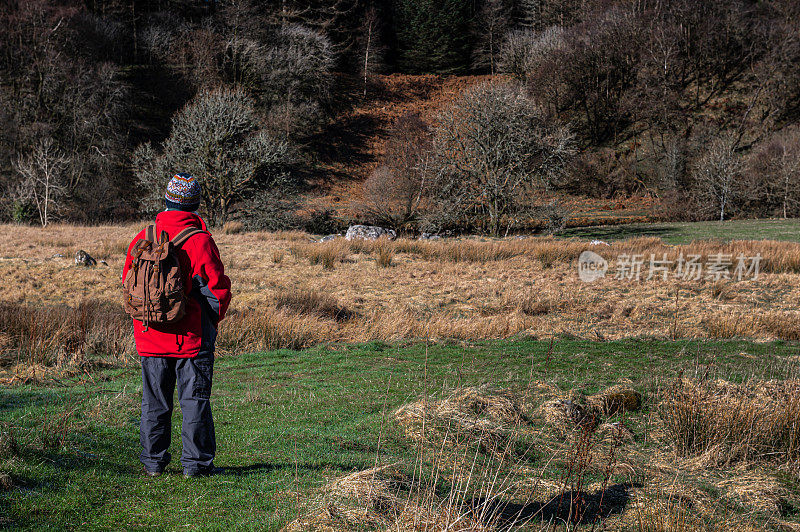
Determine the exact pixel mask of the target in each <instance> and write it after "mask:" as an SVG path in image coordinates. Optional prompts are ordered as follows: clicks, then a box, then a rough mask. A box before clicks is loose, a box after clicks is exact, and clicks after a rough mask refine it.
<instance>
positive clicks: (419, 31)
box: [394, 0, 475, 74]
mask: <svg viewBox="0 0 800 532" xmlns="http://www.w3.org/2000/svg"><path fill="white" fill-rule="evenodd" d="M474 11H475V10H474V5H473V3H472V2H465V1H464V0H396V1H395V4H394V19H395V20H394V22H395V28H396V34H397V47H398V50H397V55H398V67H399V69H400V70H401V71H403V72H408V73H428V72H435V73H441V74H454V73H460V72H464V71H465V70H466V69H467V67H468V65H469V60H470V54H471V43H470V21H471V20H472V18H473V16H474Z"/></svg>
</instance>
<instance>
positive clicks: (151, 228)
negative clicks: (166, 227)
mask: <svg viewBox="0 0 800 532" xmlns="http://www.w3.org/2000/svg"><path fill="white" fill-rule="evenodd" d="M144 239H145V240H147V241H148V242H153V243H155V241H156V224H150V225H148V226H147V229H145V232H144Z"/></svg>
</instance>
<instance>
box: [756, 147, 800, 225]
mask: <svg viewBox="0 0 800 532" xmlns="http://www.w3.org/2000/svg"><path fill="white" fill-rule="evenodd" d="M748 167H749V168H748V169H749V171H750V173H751V174H752V175H753V178H754V179H755V180H757V181H758V182H760V183H762V187H759V188H763V189H764V196H765V197H763V198H760V199H761V200H762V201H764V202H766V203H768V204H772V205H775V204H777V205H778V207H779V208H780V212H781V215H782V216H783V218H787V217H788V216H789V215H790V214H792V215H797V213H798V207H800V135H798V133H797V132H796V131H795V132H792V131H789V132H785V133H783V134H777V135H775V136H774V137H773V138H771V139H769V140H768V141H767V142H765V143H764V144H763V145H762V146H760V147H759V148H758V149H757V150H756V152H755V153H754V154H753V155H752V157H751V158H750V160H749V164H748ZM753 188H755V187H753Z"/></svg>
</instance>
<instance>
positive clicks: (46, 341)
mask: <svg viewBox="0 0 800 532" xmlns="http://www.w3.org/2000/svg"><path fill="white" fill-rule="evenodd" d="M132 333H133V328H132V327H131V324H130V321H129V319H128V317H127V315H125V313H124V312H123V311H122V309H121V308H120V307H118V306H110V305H108V304H104V303H97V302H88V301H84V302H81V303H80V304H78V305H77V306H76V307H74V308H73V307H68V306H58V307H44V306H33V305H13V304H0V339H1V340H0V341H2V351H3V353H4V357H5V359H6V360H7V362H8V361H11V362H12V363H16V364H21V365H23V366H30V367H31V368H36V367H37V366H39V367H41V366H56V367H65V366H71V367H74V368H78V369H80V368H83V367H84V366H86V365H92V364H96V363H97V362H98V360H97V357H102V360H103V363H107V362H109V361H112V360H116V361H117V362H118V363H120V362H122V361H124V360H125V359H126V358H127V357H129V356H130V355H131V353H132V351H133V334H132ZM41 373H42V374H44V373H45V372H41Z"/></svg>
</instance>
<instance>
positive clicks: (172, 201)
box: [164, 173, 203, 212]
mask: <svg viewBox="0 0 800 532" xmlns="http://www.w3.org/2000/svg"><path fill="white" fill-rule="evenodd" d="M164 199H165V200H166V202H167V208H168V209H178V210H181V211H188V212H192V211H196V210H197V209H198V207H200V200H201V199H203V192H202V190H201V189H200V183H198V182H197V179H195V178H194V176H192V175H190V174H185V173H180V174H175V175H174V176H173V177H172V179H171V180H170V182H169V185H167V193H166V194H164Z"/></svg>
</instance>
